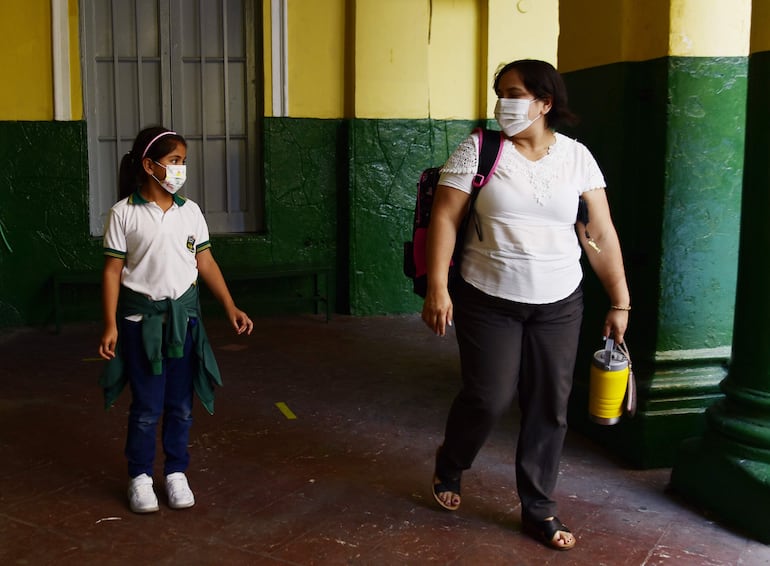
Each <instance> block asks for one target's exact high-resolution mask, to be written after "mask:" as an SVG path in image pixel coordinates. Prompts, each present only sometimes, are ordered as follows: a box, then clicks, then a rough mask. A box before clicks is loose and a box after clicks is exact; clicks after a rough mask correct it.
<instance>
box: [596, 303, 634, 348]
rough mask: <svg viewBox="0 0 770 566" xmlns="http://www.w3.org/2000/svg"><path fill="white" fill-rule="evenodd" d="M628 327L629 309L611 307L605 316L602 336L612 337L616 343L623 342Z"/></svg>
mask: <svg viewBox="0 0 770 566" xmlns="http://www.w3.org/2000/svg"><path fill="white" fill-rule="evenodd" d="M626 328H628V311H626V310H617V309H610V310H609V311H608V312H607V316H606V317H605V318H604V333H603V334H602V336H605V337H607V338H612V339H613V340H615V343H616V344H622V343H623V337H624V335H625V333H626Z"/></svg>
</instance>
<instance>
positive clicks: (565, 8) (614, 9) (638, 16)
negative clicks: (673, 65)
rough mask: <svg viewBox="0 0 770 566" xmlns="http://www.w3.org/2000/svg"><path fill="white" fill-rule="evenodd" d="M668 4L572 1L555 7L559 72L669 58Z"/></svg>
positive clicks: (666, 1)
mask: <svg viewBox="0 0 770 566" xmlns="http://www.w3.org/2000/svg"><path fill="white" fill-rule="evenodd" d="M669 3H670V0H644V1H643V2H640V1H639V0H570V1H568V2H565V1H562V2H561V3H560V5H559V9H560V15H559V18H560V21H561V36H560V38H559V70H560V71H562V72H568V71H575V70H578V69H585V68H590V67H599V66H601V65H607V64H610V63H618V62H621V61H646V60H650V59H656V58H659V57H665V56H666V55H667V54H668V37H669Z"/></svg>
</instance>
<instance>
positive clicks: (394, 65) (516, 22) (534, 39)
mask: <svg viewBox="0 0 770 566" xmlns="http://www.w3.org/2000/svg"><path fill="white" fill-rule="evenodd" d="M269 4H270V3H269V2H265V4H264V6H265V8H264V9H265V13H264V18H265V36H266V37H265V43H264V46H265V101H266V104H265V113H266V115H271V114H272V106H271V103H270V101H271V81H272V77H271V72H270V63H271V61H270V58H271V44H270V39H269V34H270V29H269V28H270V6H269ZM558 10H559V3H558V0H516V1H512V0H387V1H383V0H324V2H318V1H317V0H289V2H288V15H287V18H288V28H289V38H288V81H289V92H288V101H289V116H292V117H316V118H341V117H353V116H355V117H359V118H407V119H409V118H414V119H419V118H427V117H432V118H438V119H477V118H480V117H490V116H491V115H492V109H493V108H494V103H495V96H494V93H493V92H492V88H491V84H492V79H493V77H494V73H495V71H496V70H497V69H498V68H499V66H500V65H501V64H504V63H507V62H509V61H512V60H514V59H520V58H526V57H532V58H538V59H545V60H547V61H551V62H552V63H554V64H555V63H556V56H557V42H558V34H559V26H558ZM346 57H347V59H346Z"/></svg>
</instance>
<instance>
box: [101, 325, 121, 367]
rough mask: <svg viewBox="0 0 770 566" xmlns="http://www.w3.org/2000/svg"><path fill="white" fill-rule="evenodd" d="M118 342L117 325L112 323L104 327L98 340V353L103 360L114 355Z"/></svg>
mask: <svg viewBox="0 0 770 566" xmlns="http://www.w3.org/2000/svg"><path fill="white" fill-rule="evenodd" d="M117 343H118V327H117V326H115V325H114V324H113V325H111V326H107V327H105V328H104V333H103V334H102V339H101V341H100V342H99V355H100V356H101V357H102V358H104V359H105V360H111V359H112V358H114V357H115V345H116V344H117Z"/></svg>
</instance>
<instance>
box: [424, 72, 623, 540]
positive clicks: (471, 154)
mask: <svg viewBox="0 0 770 566" xmlns="http://www.w3.org/2000/svg"><path fill="white" fill-rule="evenodd" d="M494 89H495V93H496V94H497V96H498V101H497V106H496V108H495V117H496V119H497V121H498V123H499V125H500V127H501V129H502V131H503V133H504V135H505V138H506V139H505V141H504V148H503V151H502V154H501V157H500V161H499V164H498V167H497V169H496V170H495V173H494V175H493V177H492V179H491V180H490V181H489V182H488V184H487V185H486V186H485V187H484V188H483V189H482V190H481V192H480V193H479V197H478V199H477V201H476V204H475V210H474V211H473V214H474V218H473V221H472V222H470V224H469V225H470V226H471V229H469V230H468V232H467V234H465V235H464V237H465V242H464V248H463V255H462V262H461V276H462V277H461V280H460V281H459V282H457V283H456V284H454V285H453V287H452V294H451V296H450V293H449V290H448V288H447V284H448V281H447V273H448V266H449V261H450V257H451V255H452V251H453V248H454V244H455V238H456V234H457V229H458V226H459V225H460V221H461V219H462V217H463V215H464V214H465V212H466V210H467V208H468V203H469V199H470V191H471V188H470V187H471V179H472V177H473V175H474V173H475V171H476V166H477V161H478V149H477V148H478V139H477V138H476V136H475V135H472V136H470V137H468V138H467V139H466V140H464V141H463V142H462V143H461V144H460V146H459V147H458V148H457V149H456V150H455V152H454V153H453V154H452V155H451V156H450V158H449V160H448V161H447V163H446V164H445V165H444V167H443V168H442V174H441V179H440V181H439V187H438V189H437V194H436V197H435V201H434V204H433V210H432V220H431V224H430V228H429V231H428V249H427V253H428V291H427V294H426V297H425V302H424V305H423V310H422V319H423V321H424V322H425V324H427V325H428V327H429V328H431V329H432V330H433V331H434V332H435V333H436V334H438V335H439V336H444V334H445V333H446V327H447V326H451V325H452V323H453V321H454V322H456V328H457V331H456V334H457V342H458V346H459V351H460V360H461V366H462V389H461V390H460V392H459V393H458V395H457V397H456V398H455V400H454V402H453V404H452V407H451V409H450V412H449V416H448V419H447V423H446V430H445V436H444V442H443V444H442V445H441V446H440V447H439V450H438V452H437V455H436V469H435V474H434V478H433V494H434V497H435V498H436V501H437V502H438V503H439V504H440V505H441V506H442V507H443V508H445V509H447V510H450V511H454V510H456V509H458V508H459V506H460V501H461V498H460V478H461V474H462V471H463V470H467V469H468V468H470V467H471V464H472V463H473V460H474V458H475V456H476V454H477V453H478V451H479V450H480V449H481V446H482V445H483V444H484V442H485V441H486V439H487V437H488V435H489V433H490V431H491V430H492V427H493V426H494V424H495V423H496V421H497V420H498V419H499V417H500V416H501V415H502V414H503V413H504V412H505V411H506V410H507V409H508V407H509V406H510V404H511V402H512V400H513V398H514V396H516V395H518V401H519V407H520V412H521V423H520V432H519V438H518V444H517V448H516V484H517V490H518V494H519V498H520V499H521V505H522V525H523V527H524V530H525V531H526V532H527V533H529V534H532V535H533V536H535V537H536V538H538V539H539V540H541V541H543V542H544V543H545V544H547V545H549V546H550V547H553V548H556V549H560V550H568V549H570V548H572V547H573V546H574V545H575V542H576V540H575V537H574V535H573V534H572V533H571V532H570V530H569V529H568V528H567V527H566V526H565V525H564V524H563V523H561V521H560V520H559V519H558V518H557V516H556V502H555V501H554V500H553V499H552V495H553V492H554V489H555V487H556V479H557V476H558V471H559V460H560V459H561V453H562V447H563V444H564V437H565V434H566V431H567V403H568V399H569V395H570V391H571V388H572V374H573V370H574V366H575V356H576V353H577V345H578V337H579V333H580V325H581V321H582V314H583V295H582V291H581V281H582V269H581V266H580V254H581V248H580V245H582V248H583V250H585V253H586V254H587V256H588V259H589V262H590V264H591V267H592V268H593V270H594V271H595V272H596V274H597V276H598V277H599V279H600V280H601V282H602V285H603V286H604V288H605V290H606V292H607V295H608V296H609V300H610V305H611V306H610V309H609V310H608V312H607V315H606V318H605V322H604V328H603V335H604V336H605V337H607V336H609V337H612V338H614V339H615V341H616V342H617V343H622V342H623V335H624V333H625V331H626V327H627V325H628V314H629V312H628V311H629V310H630V308H631V307H630V298H629V292H628V286H627V284H626V277H625V272H624V268H623V259H622V255H621V250H620V244H619V242H618V237H617V233H616V231H615V228H614V226H613V224H612V220H611V218H610V211H609V206H608V204H607V198H606V195H605V191H604V187H605V183H604V178H603V176H602V173H601V171H600V170H599V167H598V165H597V164H596V161H595V160H594V158H593V157H592V156H591V154H590V153H589V151H588V150H587V149H586V148H585V146H583V145H582V144H580V143H578V142H576V141H574V140H572V139H570V138H567V137H565V136H563V135H562V134H559V133H558V132H556V130H555V128H558V127H559V126H560V125H562V124H564V123H569V122H571V121H573V120H574V115H573V114H572V113H571V112H570V110H569V108H568V107H567V93H566V88H565V86H564V83H563V81H562V78H561V76H560V75H559V73H558V72H557V71H556V69H554V68H553V66H552V65H550V64H549V63H546V62H544V61H536V60H520V61H514V62H512V63H509V64H507V65H506V66H504V67H503V68H502V69H501V70H500V71H499V72H498V74H497V75H496V77H495V81H494ZM580 198H582V199H583V202H584V203H585V205H587V210H588V219H590V236H589V231H588V227H589V224H584V223H583V222H578V223H577V224H576V221H575V219H576V216H577V211H578V204H579V199H580ZM576 227H577V234H576V230H575V228H576ZM578 241H579V242H580V245H578Z"/></svg>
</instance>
